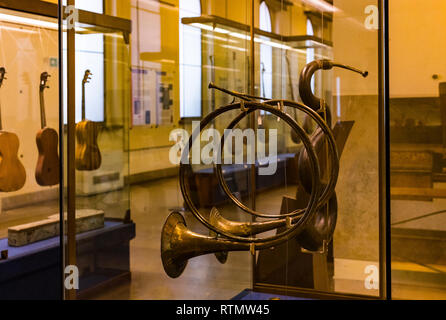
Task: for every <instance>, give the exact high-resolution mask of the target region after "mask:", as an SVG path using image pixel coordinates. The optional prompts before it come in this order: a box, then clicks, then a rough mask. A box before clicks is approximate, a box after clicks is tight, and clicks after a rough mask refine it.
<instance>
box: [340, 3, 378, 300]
mask: <svg viewBox="0 0 446 320" xmlns="http://www.w3.org/2000/svg"><path fill="white" fill-rule="evenodd" d="M333 4H334V6H335V7H336V8H337V9H338V11H337V12H335V13H334V18H333V51H334V60H335V61H337V62H339V63H345V64H348V65H351V66H355V67H357V68H359V69H361V70H367V71H369V76H368V77H367V78H365V79H364V78H361V77H358V75H357V74H354V73H351V72H348V71H345V70H341V69H337V70H334V71H333V79H336V78H338V77H339V80H338V81H339V84H336V85H335V84H334V85H333V104H334V106H335V110H336V112H337V113H338V114H339V115H340V118H341V119H342V120H346V121H348V120H353V121H355V123H354V126H353V129H352V131H351V134H350V137H349V139H348V141H347V144H346V145H345V149H344V152H343V154H342V158H341V163H340V172H339V180H338V184H337V188H336V190H337V194H338V204H339V214H338V222H337V227H336V231H335V234H334V238H333V246H334V258H335V261H334V264H335V271H334V272H335V274H334V279H335V290H336V291H341V292H342V291H344V292H345V291H347V290H348V291H353V292H355V293H362V294H375V295H377V294H378V290H375V289H372V290H369V289H366V288H365V286H364V279H365V277H366V276H367V274H366V273H365V270H366V269H365V268H366V267H367V266H368V265H375V266H378V259H379V202H378V200H379V197H378V195H379V193H378V182H379V181H378V177H379V171H378V31H377V30H376V29H371V30H369V29H366V27H365V21H366V18H367V16H368V15H367V14H366V13H365V8H366V7H367V6H368V5H370V4H371V1H368V0H358V1H349V0H335V1H334V3H333ZM338 92H339V93H341V94H340V96H339V94H338Z"/></svg>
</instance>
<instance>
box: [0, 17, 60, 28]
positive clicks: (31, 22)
mask: <svg viewBox="0 0 446 320" xmlns="http://www.w3.org/2000/svg"><path fill="white" fill-rule="evenodd" d="M0 21H5V22H12V23H17V24H23V25H27V26H31V27H39V28H45V29H52V30H58V29H59V27H58V24H57V23H54V22H50V21H44V20H38V19H32V18H26V17H19V16H14V15H10V14H5V13H0Z"/></svg>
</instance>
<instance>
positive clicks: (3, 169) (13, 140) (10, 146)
mask: <svg viewBox="0 0 446 320" xmlns="http://www.w3.org/2000/svg"><path fill="white" fill-rule="evenodd" d="M5 74H6V70H5V68H4V67H1V68H0V88H1V86H2V85H3V81H4V80H5V79H6V77H5ZM19 146H20V142H19V138H18V137H17V135H16V134H15V133H12V132H7V131H3V125H2V119H1V111H0V191H2V192H12V191H17V190H20V189H21V188H22V187H23V186H24V185H25V182H26V171H25V168H24V167H23V164H22V163H21V162H20V160H19V158H18V156H17V154H18V152H19Z"/></svg>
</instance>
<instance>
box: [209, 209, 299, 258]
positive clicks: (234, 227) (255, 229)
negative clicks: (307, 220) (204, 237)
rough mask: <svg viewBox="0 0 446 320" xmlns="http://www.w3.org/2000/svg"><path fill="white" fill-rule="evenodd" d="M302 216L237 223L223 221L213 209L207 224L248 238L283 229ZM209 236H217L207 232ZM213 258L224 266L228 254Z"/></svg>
mask: <svg viewBox="0 0 446 320" xmlns="http://www.w3.org/2000/svg"><path fill="white" fill-rule="evenodd" d="M302 216H303V214H300V215H298V216H296V217H294V218H293V219H289V218H285V219H280V220H270V221H262V222H238V221H231V220H228V219H225V218H224V217H223V216H222V215H221V213H220V212H219V211H218V210H217V208H215V207H214V208H212V210H211V213H210V214H209V223H210V224H211V225H213V226H214V227H217V228H219V229H221V230H224V231H226V232H228V233H231V234H233V235H236V236H249V235H255V234H259V233H263V232H267V231H271V230H274V229H277V228H280V227H284V226H286V225H287V223H288V224H289V223H290V222H291V223H293V222H295V221H296V220H297V219H298V218H301V217H302ZM209 236H210V237H213V238H216V237H217V234H216V233H215V232H214V231H212V230H209ZM215 257H216V258H217V260H218V261H219V262H220V263H222V264H224V263H226V260H227V259H228V252H227V251H220V252H215Z"/></svg>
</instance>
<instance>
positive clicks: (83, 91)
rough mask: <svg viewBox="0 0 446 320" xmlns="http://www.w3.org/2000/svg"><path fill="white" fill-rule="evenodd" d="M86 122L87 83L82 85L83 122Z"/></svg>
mask: <svg viewBox="0 0 446 320" xmlns="http://www.w3.org/2000/svg"><path fill="white" fill-rule="evenodd" d="M84 120H85V83H83V84H82V121H84Z"/></svg>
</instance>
